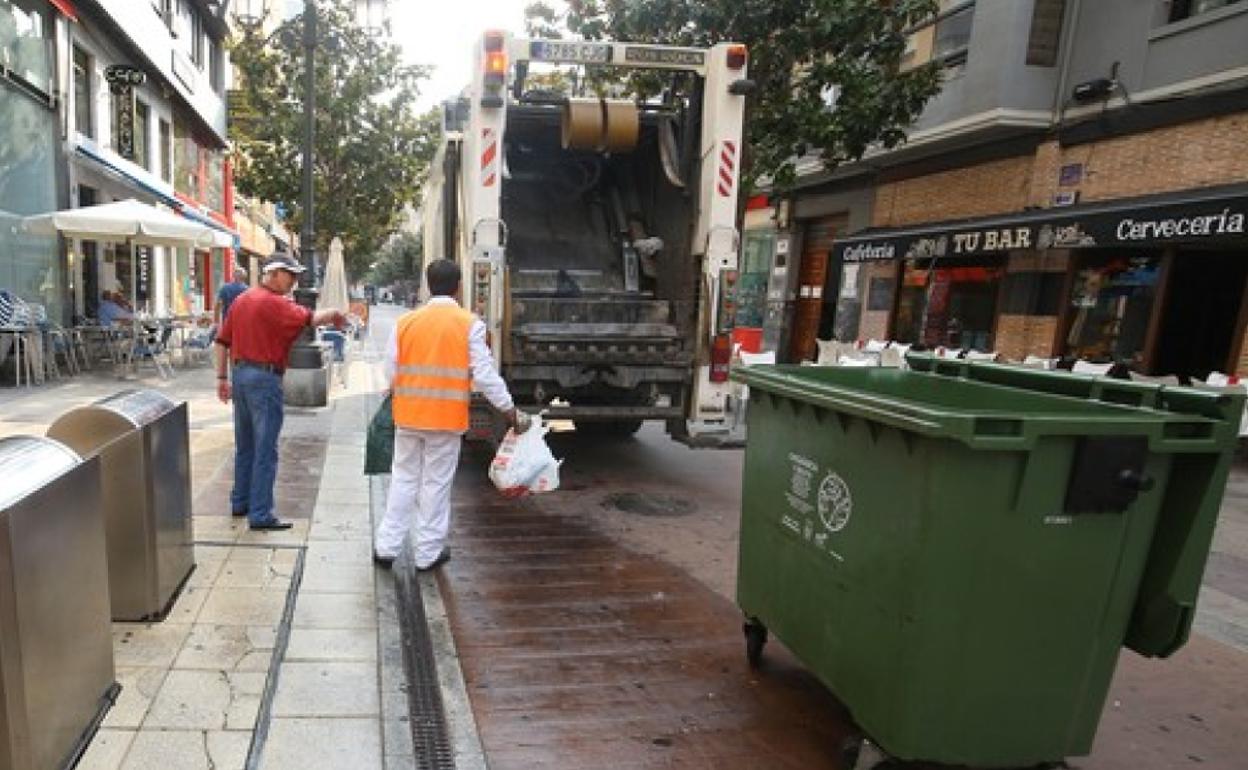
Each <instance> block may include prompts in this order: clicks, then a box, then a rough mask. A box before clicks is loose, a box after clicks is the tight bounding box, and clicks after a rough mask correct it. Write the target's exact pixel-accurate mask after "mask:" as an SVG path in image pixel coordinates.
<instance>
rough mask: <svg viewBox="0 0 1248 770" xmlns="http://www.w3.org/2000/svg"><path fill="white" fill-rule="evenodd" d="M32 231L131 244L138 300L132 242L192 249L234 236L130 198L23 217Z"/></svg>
mask: <svg viewBox="0 0 1248 770" xmlns="http://www.w3.org/2000/svg"><path fill="white" fill-rule="evenodd" d="M22 228H23V229H24V230H25V231H26V232H28V233H33V234H35V235H56V234H57V233H60V234H61V235H64V236H65V237H67V238H79V239H82V240H86V241H109V242H113V243H126V244H129V247H130V292H131V297H130V300H131V302H132V303H137V300H138V298H137V296H135V293H136V291H137V288H138V287H137V283H136V280H137V275H136V273H137V268H136V266H135V259H134V247H135V245H142V246H174V247H184V248H194V249H210V248H213V247H224V246H232V245H233V244H234V241H233V239H232V238H231V237H230V236H229V235H228V234H226V233H223V232H221V231H219V230H217V229H216V228H214V227H209V226H208V225H205V224H201V223H199V222H196V221H194V220H191V219H187V218H185V217H181V216H178V215H177V214H172V213H170V212H168V211H163V210H161V209H158V208H156V207H155V206H151V205H149V204H146V203H143V202H141V201H137V200H134V199H133V198H131V199H129V200H124V201H117V202H115V203H104V204H101V205H99V206H84V207H82V208H77V209H65V210H62V211H53V212H51V213H48V214H38V215H36V216H32V217H26V218H25V219H23V220H22Z"/></svg>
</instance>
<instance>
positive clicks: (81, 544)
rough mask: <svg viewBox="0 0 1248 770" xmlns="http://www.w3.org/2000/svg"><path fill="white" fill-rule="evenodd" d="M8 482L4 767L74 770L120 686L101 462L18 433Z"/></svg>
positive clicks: (2, 465) (0, 467) (1, 605)
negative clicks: (102, 510) (106, 552)
mask: <svg viewBox="0 0 1248 770" xmlns="http://www.w3.org/2000/svg"><path fill="white" fill-rule="evenodd" d="M0 479H2V480H3V481H2V482H0V767H2V768H5V769H6V770H44V769H45V768H62V767H69V766H71V765H72V764H73V763H74V762H75V761H76V760H77V759H78V757H79V756H80V754H81V752H82V751H83V750H84V749H85V748H86V741H87V739H88V738H89V737H90V736H91V735H92V733H94V731H95V727H96V725H97V724H98V723H99V720H100V719H102V718H103V716H104V712H105V711H106V710H107V709H108V707H109V706H110V705H111V704H112V702H113V700H114V699H115V698H116V693H117V690H118V689H119V688H118V687H117V684H116V683H115V681H114V669H113V637H112V628H111V625H110V623H109V620H108V581H107V576H108V564H107V562H106V560H105V556H104V522H103V519H102V518H101V516H100V511H99V498H100V463H99V462H98V461H96V460H95V459H93V458H88V459H86V460H81V459H80V458H79V457H78V455H76V454H75V453H74V452H73V451H71V450H70V449H68V448H67V447H65V446H62V445H61V444H59V443H57V442H55V441H51V440H49V439H46V438H38V437H33V436H10V437H7V438H0Z"/></svg>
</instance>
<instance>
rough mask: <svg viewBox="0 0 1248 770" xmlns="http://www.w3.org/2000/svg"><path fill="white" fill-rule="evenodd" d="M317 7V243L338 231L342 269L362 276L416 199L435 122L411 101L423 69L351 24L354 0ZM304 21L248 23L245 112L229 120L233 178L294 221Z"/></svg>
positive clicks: (239, 54)
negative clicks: (274, 25) (266, 25)
mask: <svg viewBox="0 0 1248 770" xmlns="http://www.w3.org/2000/svg"><path fill="white" fill-rule="evenodd" d="M317 6H318V11H317V45H316V99H317V103H316V108H317V109H316V143H315V153H314V184H315V195H316V220H315V226H316V248H317V251H318V253H321V254H325V253H327V250H328V245H329V242H330V240H332V239H333V237H334V236H335V235H338V236H340V237H341V238H342V239H343V243H344V245H345V247H346V249H345V255H346V258H347V269H348V272H349V273H350V274H352V275H359V274H362V273H363V271H364V269H366V268H367V262H368V260H367V255H368V254H372V253H374V252H376V251H377V249H378V248H379V247H380V246H381V244H382V243H383V242H384V241H385V239H386V238H387V237H388V236H389V234H390V233H391V232H393V230H394V228H395V226H396V224H397V222H398V218H399V215H400V214H401V212H402V209H403V206H404V204H406V203H409V202H412V201H414V200H415V199H416V197H417V195H418V192H419V189H420V185H421V184H422V182H423V180H424V176H425V171H426V168H427V167H428V164H429V161H430V160H431V159H432V157H433V154H434V151H435V150H436V148H437V141H438V137H439V134H440V127H439V124H438V121H437V118H436V115H434V116H433V117H431V116H429V115H426V116H423V117H418V116H417V114H416V112H415V104H416V99H417V96H418V95H419V84H420V81H421V80H422V79H424V78H425V77H427V75H428V73H427V71H426V68H424V67H415V66H409V65H405V64H403V62H402V59H401V55H400V50H399V47H398V46H397V45H395V44H394V43H392V42H390V41H389V39H386V38H381V37H373V36H370V35H368V34H366V33H365V32H364V30H362V29H361V28H360V27H359V26H357V24H356V23H355V20H354V13H353V7H354V2H353V0H320V2H318V4H317ZM303 24H304V22H303V16H302V15H300V16H296V17H294V18H293V19H291V20H289V21H287V22H285V23H284V24H283V25H282V26H281V27H279V28H278V29H277V30H275V31H274V32H273V34H271V35H270V36H268V37H267V38H264V37H262V36H261V35H260V34H259V31H258V30H256V29H250V28H244V30H243V31H242V34H241V35H240V36H239V37H238V38H237V39H236V40H235V42H234V45H233V47H232V50H231V58H232V60H233V63H234V64H235V65H236V66H237V68H238V75H239V76H238V78H237V80H238V83H237V87H238V89H239V92H240V93H238V94H236V95H234V98H233V99H232V101H234V102H236V103H241V105H243V109H242V110H237V111H236V114H239V113H241V114H242V115H243V116H244V118H245V119H243V120H235V121H234V122H233V124H232V125H231V133H232V136H233V139H234V141H235V147H236V155H237V158H236V168H237V173H236V176H235V182H236V184H237V185H238V189H239V190H240V191H241V192H243V194H245V195H249V196H254V197H257V198H261V199H263V200H268V201H273V202H275V203H280V204H281V205H282V206H284V208H285V209H286V211H287V213H288V217H289V220H290V226H291V228H292V229H293V230H294V231H296V232H298V231H299V230H300V229H301V227H302V223H303V216H304V212H303V210H302V208H301V205H302V201H301V194H300V169H301V166H302V158H301V150H302V147H303V126H304V119H303V94H304V88H305V85H304V84H305V82H306V81H305V77H304V72H305V57H304V53H303V28H304V27H303Z"/></svg>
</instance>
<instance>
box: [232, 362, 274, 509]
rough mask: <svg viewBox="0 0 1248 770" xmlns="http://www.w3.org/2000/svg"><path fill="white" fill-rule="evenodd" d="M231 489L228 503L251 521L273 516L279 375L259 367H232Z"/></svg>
mask: <svg viewBox="0 0 1248 770" xmlns="http://www.w3.org/2000/svg"><path fill="white" fill-rule="evenodd" d="M232 390H233V394H232V396H231V398H233V400H234V489H233V491H232V492H230V506H231V507H232V508H233V509H234V510H236V511H242V510H246V511H247V519H248V521H249V522H250V523H252V524H266V523H269V522H271V521H273V519H274V518H275V517H274V516H273V484H274V482H275V481H276V480H277V437H278V435H279V434H280V433H281V432H282V378H281V377H280V376H278V375H276V374H273V373H272V372H266V371H264V370H263V369H254V368H252V367H249V366H239V367H236V368H235V369H234V382H233V384H232Z"/></svg>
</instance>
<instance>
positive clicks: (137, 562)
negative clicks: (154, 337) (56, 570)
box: [48, 390, 195, 620]
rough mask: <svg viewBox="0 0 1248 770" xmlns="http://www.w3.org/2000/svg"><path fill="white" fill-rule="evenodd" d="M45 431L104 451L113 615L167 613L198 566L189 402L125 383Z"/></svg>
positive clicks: (92, 452)
mask: <svg viewBox="0 0 1248 770" xmlns="http://www.w3.org/2000/svg"><path fill="white" fill-rule="evenodd" d="M48 436H49V437H50V438H54V439H56V440H58V441H61V442H63V443H65V444H66V445H68V446H69V447H71V448H72V449H74V450H75V451H77V452H78V453H79V454H81V455H83V456H84V457H94V456H98V457H99V458H100V477H101V490H102V499H103V507H104V523H105V531H106V533H107V539H108V582H109V590H110V593H111V595H112V608H113V609H112V617H113V620H153V619H160V618H163V617H164V616H165V615H166V614H167V613H168V611H169V608H170V607H171V605H172V604H173V600H174V599H175V598H176V597H177V595H178V592H179V591H180V590H181V588H182V585H183V584H184V583H185V582H186V579H187V578H188V577H189V576H190V574H191V571H192V570H193V569H194V568H195V552H194V546H193V540H194V535H193V532H192V522H191V455H190V440H189V433H188V425H187V411H186V404H185V403H181V404H175V403H174V402H173V401H171V400H169V399H168V398H167V397H165V396H164V395H163V394H161V393H158V392H156V391H152V390H127V391H123V392H121V393H117V394H115V395H113V396H109V397H108V398H105V399H101V400H100V401H97V402H95V403H94V404H90V405H88V406H83V407H78V408H76V409H71V410H70V411H68V412H66V413H65V414H63V415H61V417H60V418H58V419H57V420H56V422H54V423H52V426H51V427H50V428H48Z"/></svg>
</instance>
